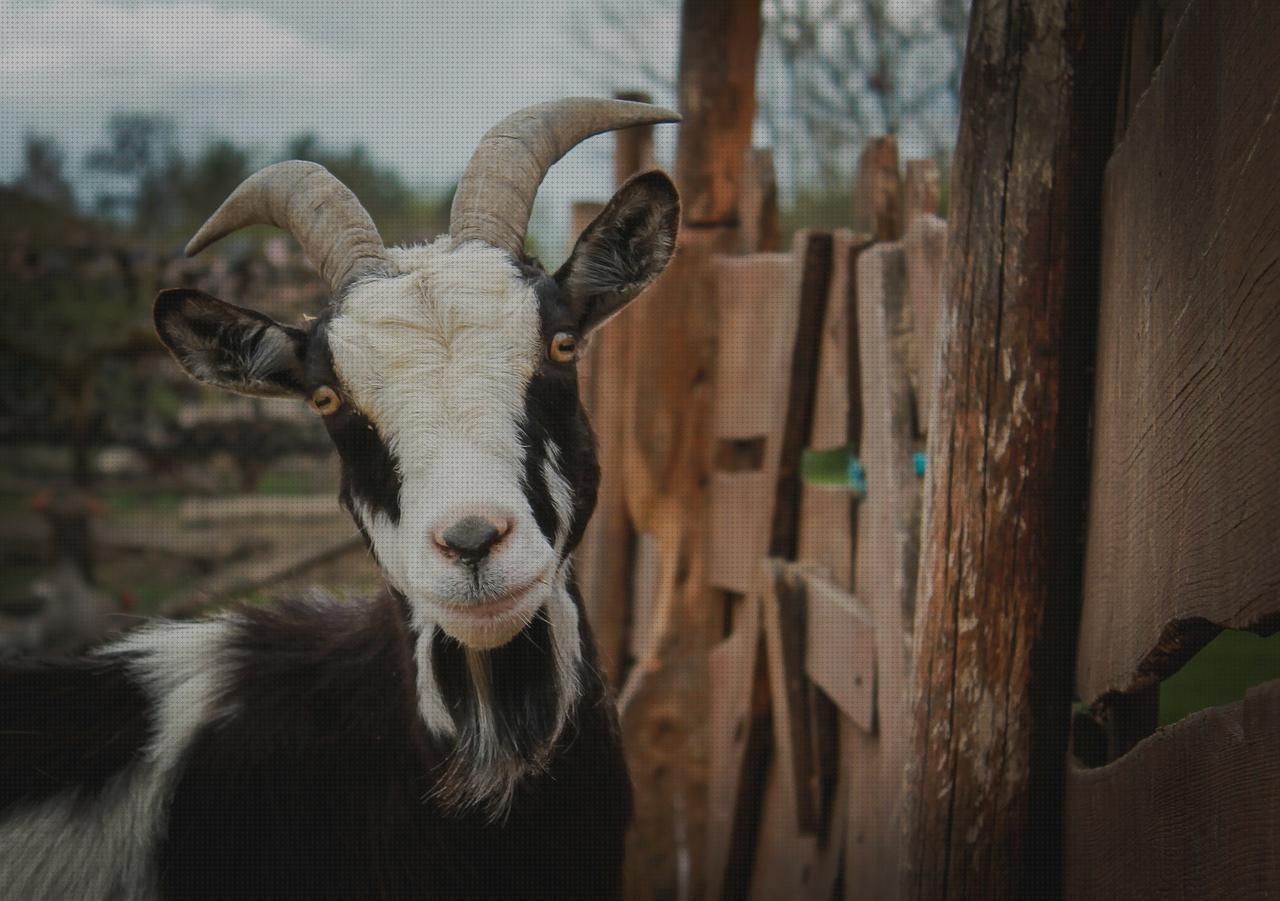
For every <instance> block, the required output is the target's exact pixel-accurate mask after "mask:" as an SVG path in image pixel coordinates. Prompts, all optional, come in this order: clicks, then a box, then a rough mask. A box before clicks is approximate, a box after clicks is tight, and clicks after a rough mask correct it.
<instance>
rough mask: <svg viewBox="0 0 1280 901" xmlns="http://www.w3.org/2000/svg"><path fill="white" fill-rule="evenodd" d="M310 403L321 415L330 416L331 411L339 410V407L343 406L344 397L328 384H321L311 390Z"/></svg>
mask: <svg viewBox="0 0 1280 901" xmlns="http://www.w3.org/2000/svg"><path fill="white" fill-rule="evenodd" d="M310 404H311V409H313V410H315V411H316V412H317V413H319V414H320V415H321V416H328V415H329V414H330V413H336V412H338V408H339V407H341V406H342V398H340V397H339V396H338V392H337V391H334V390H333V389H332V388H330V387H329V386H328V385H321V386H320V387H319V388H317V389H316V390H315V391H312V392H311V400H310Z"/></svg>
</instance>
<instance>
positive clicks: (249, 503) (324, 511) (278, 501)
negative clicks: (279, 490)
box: [178, 494, 345, 525]
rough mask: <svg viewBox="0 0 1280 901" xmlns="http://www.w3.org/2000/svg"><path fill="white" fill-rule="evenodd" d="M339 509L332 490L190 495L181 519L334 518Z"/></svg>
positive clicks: (185, 522) (185, 521) (188, 522)
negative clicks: (285, 494) (320, 492)
mask: <svg viewBox="0 0 1280 901" xmlns="http://www.w3.org/2000/svg"><path fill="white" fill-rule="evenodd" d="M339 513H341V508H340V507H339V506H338V502H337V499H336V498H334V496H333V495H332V494H315V495H300V496H297V497H293V496H283V495H266V494H239V495H235V496H233V497H189V498H187V499H186V500H184V501H183V502H182V505H181V506H180V507H179V508H178V521H179V522H180V523H182V524H183V525H201V524H205V523H215V522H227V521H230V520H265V521H274V520H285V519H332V518H333V517H334V516H335V515H337V514H339ZM343 519H344V520H345V517H343Z"/></svg>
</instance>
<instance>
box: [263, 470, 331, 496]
mask: <svg viewBox="0 0 1280 901" xmlns="http://www.w3.org/2000/svg"><path fill="white" fill-rule="evenodd" d="M337 490H338V488H337V485H336V484H334V482H333V480H332V479H329V478H320V477H317V476H315V475H313V474H311V473H308V472H301V471H298V470H296V469H271V470H268V471H267V472H265V473H263V476H262V478H261V479H259V480H258V494H270V495H277V496H296V495H309V494H328V493H329V492H334V493H336V492H337Z"/></svg>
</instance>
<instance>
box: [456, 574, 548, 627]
mask: <svg viewBox="0 0 1280 901" xmlns="http://www.w3.org/2000/svg"><path fill="white" fill-rule="evenodd" d="M538 584H539V583H538V582H537V581H533V582H529V583H528V584H525V585H518V586H516V587H514V588H510V589H507V590H506V591H501V592H498V593H497V594H493V595H489V596H487V597H478V598H474V599H468V600H465V601H453V602H451V603H449V605H448V606H449V612H450V613H452V614H454V615H461V616H464V617H469V618H473V619H477V620H494V619H500V618H502V617H503V616H506V615H507V614H509V613H511V612H512V611H514V610H515V609H516V608H517V607H519V606H520V604H521V602H522V601H523V600H524V599H525V598H526V597H528V595H529V593H530V592H531V591H533V589H534V588H536V587H537V585H538Z"/></svg>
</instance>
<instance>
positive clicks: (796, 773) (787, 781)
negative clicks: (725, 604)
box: [760, 560, 822, 835]
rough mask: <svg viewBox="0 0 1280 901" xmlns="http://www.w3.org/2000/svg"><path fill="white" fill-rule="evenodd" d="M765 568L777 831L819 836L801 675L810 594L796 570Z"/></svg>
mask: <svg viewBox="0 0 1280 901" xmlns="http://www.w3.org/2000/svg"><path fill="white" fill-rule="evenodd" d="M765 567H766V572H765V576H764V582H763V591H762V592H761V597H760V600H761V604H760V614H761V619H762V621H763V623H764V636H765V648H766V650H767V652H768V653H767V658H768V665H769V691H770V696H771V700H772V710H773V748H774V760H775V762H776V763H777V767H776V768H777V771H778V787H779V790H780V791H781V792H782V793H783V797H784V798H785V800H786V801H787V810H785V811H780V812H779V815H780V817H781V818H782V819H783V821H784V824H783V825H785V828H781V826H780V831H781V832H783V833H785V834H792V833H797V832H803V833H808V834H810V835H817V834H818V832H819V830H820V828H821V820H822V813H821V809H820V803H821V798H820V791H821V789H820V786H819V782H820V774H819V773H818V770H817V749H816V748H815V747H814V746H813V742H814V739H815V737H816V730H815V728H814V721H813V719H814V711H813V709H812V705H811V703H810V696H809V682H808V678H807V676H806V674H805V639H806V638H807V636H808V631H807V629H806V620H807V619H808V609H807V608H808V592H807V590H806V586H805V579H804V576H803V574H802V573H801V572H799V571H797V569H796V568H795V567H794V566H788V565H786V564H784V563H783V562H782V561H778V560H768V561H766V562H765Z"/></svg>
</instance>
